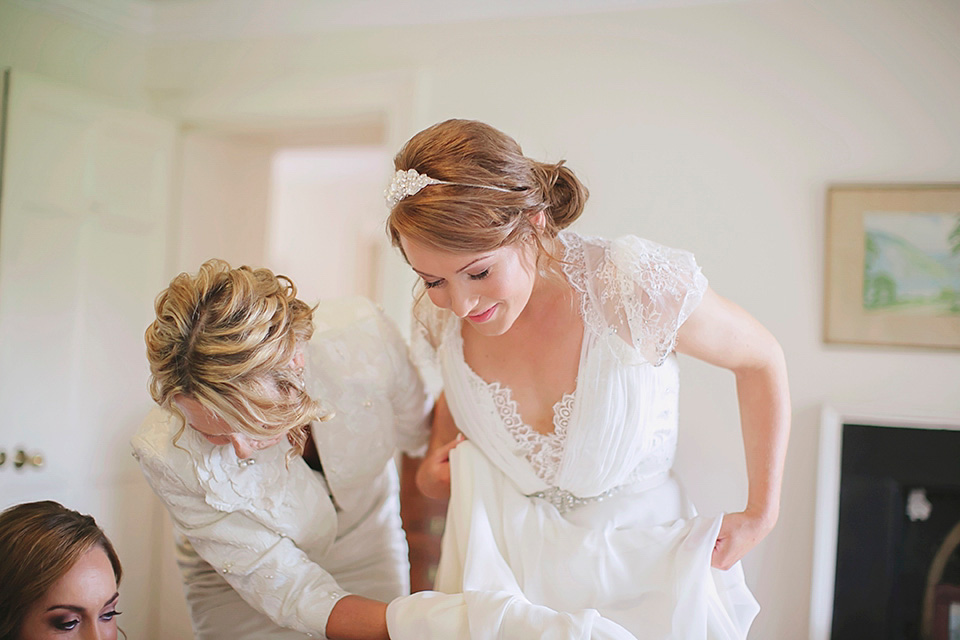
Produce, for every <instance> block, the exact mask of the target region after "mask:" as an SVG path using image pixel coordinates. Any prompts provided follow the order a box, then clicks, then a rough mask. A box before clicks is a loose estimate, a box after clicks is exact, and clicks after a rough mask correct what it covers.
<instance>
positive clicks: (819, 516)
mask: <svg viewBox="0 0 960 640" xmlns="http://www.w3.org/2000/svg"><path fill="white" fill-rule="evenodd" d="M845 424H859V425H869V426H875V427H898V428H914V429H948V430H952V431H960V416H954V417H952V418H944V417H937V416H917V415H913V416H910V415H900V414H897V413H877V412H876V411H870V410H862V409H858V408H855V407H838V406H824V408H823V410H822V412H821V415H820V452H819V463H818V466H817V504H816V515H815V521H814V538H813V581H812V586H811V593H810V640H830V626H831V624H832V621H833V587H834V577H835V574H836V567H837V530H838V525H839V518H840V461H841V457H840V456H841V444H842V441H843V425H845Z"/></svg>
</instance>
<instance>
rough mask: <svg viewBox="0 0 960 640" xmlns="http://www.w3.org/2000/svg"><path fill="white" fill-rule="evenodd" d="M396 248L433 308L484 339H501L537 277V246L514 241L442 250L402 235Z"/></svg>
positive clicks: (511, 324) (521, 310) (522, 305)
mask: <svg viewBox="0 0 960 640" xmlns="http://www.w3.org/2000/svg"><path fill="white" fill-rule="evenodd" d="M400 245H401V247H402V248H403V253H404V255H406V257H407V261H408V262H409V263H410V266H411V267H412V268H413V270H414V271H416V272H417V275H419V276H420V277H421V278H422V279H423V282H424V285H425V286H426V287H427V295H428V296H429V297H430V300H431V301H432V302H433V304H435V305H437V306H438V307H440V308H441V309H449V310H450V311H452V312H453V313H454V314H456V315H457V317H459V318H463V319H464V320H466V321H467V322H468V323H469V325H470V326H471V327H473V328H474V329H476V330H477V331H478V332H479V333H481V334H482V335H486V336H498V335H503V334H504V333H506V332H507V331H509V330H510V328H511V327H512V326H513V324H514V322H516V320H517V318H518V317H519V316H520V314H521V313H522V312H523V310H524V309H525V308H526V306H527V303H528V302H529V301H530V294H531V293H532V292H533V287H534V284H535V283H536V279H537V269H536V255H537V254H536V245H534V244H533V243H528V242H518V243H515V244H512V245H507V246H504V247H500V248H498V249H493V250H491V251H482V252H479V253H460V252H456V253H454V252H450V251H442V250H440V249H436V248H434V247H429V246H426V245H423V244H420V243H418V242H415V241H413V240H410V239H409V238H406V237H401V238H400Z"/></svg>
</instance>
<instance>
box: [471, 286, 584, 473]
mask: <svg viewBox="0 0 960 640" xmlns="http://www.w3.org/2000/svg"><path fill="white" fill-rule="evenodd" d="M576 293H577V295H580V294H579V291H577V292H576ZM452 324H453V325H454V328H455V330H454V331H452V333H453V334H454V335H453V339H454V342H455V344H456V347H457V349H458V351H459V353H458V355H459V357H460V358H459V359H460V362H461V363H462V364H463V368H464V370H465V371H466V375H467V380H468V381H469V383H470V386H471V387H472V388H473V390H474V392H475V393H478V394H481V395H482V394H489V396H490V398H491V399H492V400H493V404H494V406H495V407H496V410H497V415H498V417H499V418H500V422H501V424H502V425H503V426H504V428H505V429H506V430H507V432H508V433H509V434H510V435H511V436H512V437H513V439H514V441H515V442H516V443H517V445H518V446H519V448H520V450H521V451H522V452H523V455H524V457H525V458H526V459H527V461H528V462H529V463H530V465H531V466H532V467H533V470H534V471H535V472H536V474H537V476H538V477H539V478H540V479H541V480H543V481H544V482H546V483H547V484H550V485H551V486H553V485H555V484H556V482H555V481H556V477H557V474H558V473H559V471H560V464H561V462H562V461H563V455H564V451H565V446H566V442H567V433H568V431H569V427H570V420H571V418H572V416H573V409H574V405H575V403H576V397H577V390H578V389H579V387H580V384H579V383H580V371H581V370H582V368H583V361H584V359H585V358H586V352H587V343H588V339H587V331H586V326H584V333H583V336H582V338H581V343H580V356H579V359H578V361H577V379H576V381H575V383H574V390H573V392H572V393H564V394H563V396H561V398H560V399H559V400H558V401H557V402H556V403H554V405H553V411H552V413H553V419H552V422H553V431H552V432H551V433H541V432H540V431H537V430H536V429H534V428H533V427H531V426H530V425H528V424H526V423H525V422H524V421H523V418H522V417H521V416H520V411H519V409H518V407H517V402H516V400H514V399H513V392H512V391H511V390H510V387H507V386H505V385H502V384H500V383H499V382H496V381H494V382H487V381H486V380H484V379H483V378H482V377H480V374H478V373H477V372H476V371H474V370H473V367H471V366H470V365H469V364H468V363H467V359H466V357H464V355H463V335H462V333H461V322H460V321H456V322H454V323H452Z"/></svg>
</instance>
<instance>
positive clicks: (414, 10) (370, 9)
mask: <svg viewBox="0 0 960 640" xmlns="http://www.w3.org/2000/svg"><path fill="white" fill-rule="evenodd" d="M17 1H18V2H20V4H23V5H25V6H29V7H31V8H34V9H41V10H43V11H46V12H49V13H54V14H56V15H59V16H60V17H62V18H64V19H67V20H70V21H72V22H76V23H81V24H84V25H86V26H88V27H92V28H95V29H99V30H103V31H109V32H113V33H123V34H127V35H136V36H146V37H149V38H151V39H156V40H177V39H219V38H244V37H267V36H277V35H306V34H310V33H318V32H326V31H336V30H342V29H351V28H358V27H385V26H404V25H422V24H445V23H456V22H473V21H484V20H504V19H511V18H530V17H538V16H543V17H547V16H561V15H583V14H589V13H608V12H615V11H634V10H638V9H645V8H655V7H660V8H662V7H683V6H692V5H704V4H722V3H730V2H740V1H743V0H17Z"/></svg>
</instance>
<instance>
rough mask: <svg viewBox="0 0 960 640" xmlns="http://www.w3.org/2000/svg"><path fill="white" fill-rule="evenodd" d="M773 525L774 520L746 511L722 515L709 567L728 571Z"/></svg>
mask: <svg viewBox="0 0 960 640" xmlns="http://www.w3.org/2000/svg"><path fill="white" fill-rule="evenodd" d="M774 524H776V518H771V517H769V516H763V515H759V514H753V513H750V512H748V511H740V512H738V513H728V514H726V515H724V516H723V523H722V524H721V525H720V535H719V536H717V542H716V544H715V545H714V546H713V557H712V559H711V562H710V564H711V566H713V567H714V568H715V569H723V570H726V569H729V568H730V567H732V566H733V565H734V564H736V563H737V561H738V560H740V559H741V558H742V557H743V556H745V555H746V554H747V552H748V551H750V549H753V548H754V547H755V546H757V543H759V542H760V541H761V540H763V539H764V538H765V537H766V536H767V534H768V533H770V531H771V530H772V529H773V525H774Z"/></svg>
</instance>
